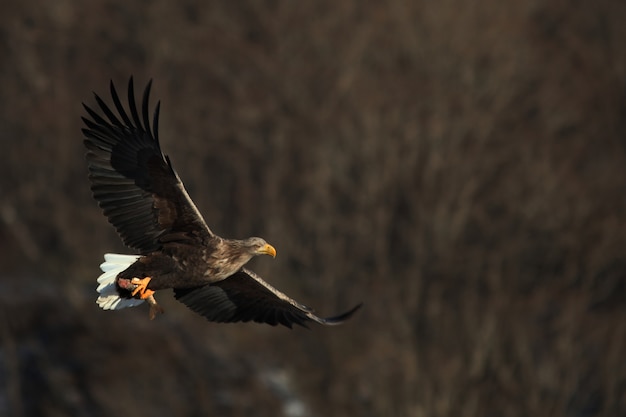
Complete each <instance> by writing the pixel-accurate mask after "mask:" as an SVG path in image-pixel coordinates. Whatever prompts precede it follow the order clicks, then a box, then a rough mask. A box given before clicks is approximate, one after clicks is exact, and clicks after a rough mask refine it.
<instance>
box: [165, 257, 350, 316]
mask: <svg viewBox="0 0 626 417" xmlns="http://www.w3.org/2000/svg"><path fill="white" fill-rule="evenodd" d="M174 295H175V297H176V299H177V300H178V301H180V302H182V303H183V304H185V305H186V306H187V307H189V308H190V309H191V310H193V311H195V312H196V313H198V314H200V315H202V316H204V317H206V318H207V319H208V320H209V321H215V322H220V323H227V322H239V321H241V322H247V321H255V322H259V323H267V324H270V325H272V326H275V325H277V324H282V325H283V326H286V327H289V328H291V327H292V326H293V325H294V324H298V325H300V326H304V327H307V325H306V323H307V322H310V321H313V322H316V323H319V324H324V325H335V324H340V323H342V322H344V321H345V320H347V319H348V318H350V316H352V314H354V312H355V311H356V310H358V309H359V308H360V307H361V304H359V305H357V306H356V307H354V308H352V309H351V310H349V311H347V312H345V313H343V314H340V315H338V316H334V317H328V318H322V317H319V316H317V315H315V314H314V311H313V309H311V308H309V307H307V306H305V305H303V304H300V303H299V302H297V301H295V300H293V299H292V298H290V297H288V296H287V295H285V294H283V293H282V292H280V291H278V290H277V289H276V288H274V287H272V286H271V285H270V284H268V283H267V282H265V281H264V280H263V279H261V277H259V276H258V275H256V274H255V273H254V272H252V271H250V270H247V269H245V268H243V269H241V270H240V271H239V272H237V273H235V274H233V275H232V276H230V277H228V278H226V279H224V280H222V281H218V282H215V283H212V284H209V285H205V286H202V287H196V288H177V289H174Z"/></svg>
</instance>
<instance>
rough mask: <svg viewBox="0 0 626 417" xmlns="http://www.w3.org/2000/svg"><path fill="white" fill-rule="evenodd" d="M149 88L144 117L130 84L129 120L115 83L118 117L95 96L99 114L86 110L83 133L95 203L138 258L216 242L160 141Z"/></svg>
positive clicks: (146, 93) (146, 95)
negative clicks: (184, 244) (167, 245)
mask: <svg viewBox="0 0 626 417" xmlns="http://www.w3.org/2000/svg"><path fill="white" fill-rule="evenodd" d="M150 86H151V83H148V85H147V87H146V89H145V91H144V94H143V100H142V108H141V115H140V113H139V111H138V109H137V106H136V105H135V96H134V88H133V79H132V77H131V79H130V81H129V85H128V102H129V110H130V114H131V116H129V115H128V113H127V111H126V109H125V108H124V106H123V105H122V102H121V101H120V99H119V96H118V94H117V91H116V90H115V87H114V85H113V83H111V88H110V89H111V96H112V99H113V103H114V106H115V110H116V111H117V115H116V114H115V113H114V112H113V111H112V110H111V109H110V108H109V107H108V106H107V105H106V104H105V102H104V101H103V100H102V99H101V98H100V97H99V96H98V95H95V98H96V103H97V104H98V107H99V109H100V113H98V112H97V111H95V110H93V109H91V108H90V107H88V106H87V105H84V107H85V110H86V111H87V113H88V115H89V117H90V118H91V119H88V118H83V121H84V123H85V126H86V128H84V129H83V134H84V136H85V146H86V148H87V162H88V167H89V179H90V180H91V184H92V185H91V189H92V191H93V195H94V198H95V199H96V200H97V201H98V203H99V205H100V207H101V208H102V209H103V211H104V214H105V215H106V216H107V217H108V219H109V221H110V222H111V223H112V224H113V226H114V227H115V228H116V230H117V231H118V233H119V234H120V236H121V238H122V240H123V241H124V243H125V244H126V245H127V246H129V247H131V248H133V249H136V250H138V251H139V252H140V253H142V254H145V253H150V252H154V251H157V250H160V249H162V247H163V242H171V241H173V240H175V239H173V237H172V236H175V237H176V240H178V241H180V240H181V239H182V240H183V241H188V243H191V242H193V241H200V242H202V241H203V240H206V239H210V238H212V237H213V234H212V233H211V231H210V229H209V228H208V226H207V225H206V223H205V221H204V219H202V216H201V215H200V214H199V212H198V210H197V209H196V207H195V205H194V204H193V202H192V201H191V199H190V198H189V196H188V195H187V192H186V190H185V188H184V186H183V184H182V182H181V181H180V179H179V178H178V175H177V174H176V172H175V171H174V169H173V167H172V165H171V163H170V160H169V158H168V157H167V156H166V155H164V154H163V153H162V152H161V147H160V145H159V141H158V116H159V104H157V107H156V110H155V112H154V117H153V127H151V126H150V118H149V98H150Z"/></svg>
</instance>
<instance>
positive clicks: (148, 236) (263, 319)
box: [82, 77, 361, 328]
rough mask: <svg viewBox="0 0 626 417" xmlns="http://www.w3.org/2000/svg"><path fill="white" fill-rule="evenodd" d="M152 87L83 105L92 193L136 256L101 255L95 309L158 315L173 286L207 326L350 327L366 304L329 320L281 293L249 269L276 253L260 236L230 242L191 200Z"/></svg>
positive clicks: (176, 294)
mask: <svg viewBox="0 0 626 417" xmlns="http://www.w3.org/2000/svg"><path fill="white" fill-rule="evenodd" d="M151 86H152V81H150V82H148V84H147V86H146V88H145V90H144V93H143V99H142V103H141V112H140V111H139V109H138V107H137V104H136V101H135V92H134V91H135V89H134V86H133V78H132V77H130V80H129V82H128V111H127V110H126V108H125V107H124V106H123V105H122V101H121V100H120V97H119V95H118V94H117V91H116V89H115V86H114V84H113V81H111V83H110V93H111V98H112V100H113V106H114V110H115V111H116V112H117V114H116V113H115V112H114V111H113V110H112V107H109V106H108V105H107V104H106V103H105V102H104V100H102V99H101V98H100V96H98V94H96V93H94V96H95V100H96V103H97V105H98V107H99V111H96V110H93V109H92V108H91V107H89V106H88V105H86V104H85V103H83V107H84V109H85V111H86V112H87V115H88V116H89V117H85V116H83V117H82V120H83V122H84V124H85V127H84V128H83V129H82V133H83V135H84V144H85V147H86V148H87V153H86V160H87V166H88V170H89V180H90V182H91V191H92V193H93V197H94V198H95V200H96V201H97V202H98V205H99V206H100V208H101V209H102V210H103V212H104V215H105V216H106V217H107V218H108V220H109V222H110V223H111V224H112V225H113V226H114V227H115V229H116V230H117V232H118V234H119V236H120V237H121V239H122V241H123V243H124V244H125V245H126V246H128V247H129V248H131V249H133V250H135V251H136V254H133V255H128V254H112V253H108V254H105V255H104V263H102V264H101V265H100V268H101V270H102V275H100V277H99V278H98V284H99V285H98V287H97V292H98V293H99V296H98V299H97V301H96V302H97V304H98V305H99V306H100V307H101V308H102V309H104V310H118V309H122V308H126V307H134V306H137V305H139V304H141V303H143V302H144V301H147V302H148V304H149V305H150V309H149V317H150V319H154V318H155V317H156V315H157V314H159V313H163V309H162V308H161V306H160V305H159V304H158V303H157V301H156V299H155V297H154V294H155V292H156V291H159V290H165V289H170V288H171V289H173V291H174V297H175V298H176V299H177V300H178V301H180V302H182V303H183V304H185V305H186V306H187V307H189V308H190V309H191V310H193V311H195V312H196V313H198V314H200V315H202V316H204V317H205V318H206V319H208V320H209V321H213V322H219V323H229V322H249V321H254V322H258V323H267V324H270V325H272V326H276V325H278V324H281V325H284V326H286V327H289V328H292V326H293V325H294V324H296V325H300V326H304V327H307V323H308V322H315V323H319V324H323V325H335V324H339V323H342V322H344V321H345V320H346V319H348V318H349V317H351V316H352V315H353V314H354V312H355V311H357V310H358V309H359V308H360V307H361V304H358V305H356V306H355V307H353V308H352V309H350V310H348V311H347V312H345V313H343V314H339V315H336V316H333V317H327V318H322V317H319V316H317V315H316V314H315V312H314V310H313V309H311V308H309V307H307V306H305V305H303V304H301V303H299V302H297V301H296V300H294V299H292V298H290V297H288V296H287V295H285V294H283V293H282V292H280V291H279V290H277V289H276V288H274V287H272V286H271V285H270V284H269V283H267V282H266V281H264V280H263V279H262V278H261V277H259V276H258V275H257V274H255V273H254V272H252V271H251V270H249V269H247V268H246V267H245V265H246V263H247V262H248V261H250V259H252V258H253V257H255V256H258V255H269V256H272V257H275V256H276V249H274V247H273V246H272V245H270V244H269V243H267V242H266V241H265V240H264V239H262V238H260V237H250V238H248V239H243V240H237V239H226V238H222V237H220V236H218V235H216V234H215V233H213V232H212V231H211V229H210V228H209V227H208V226H207V223H206V222H205V220H204V219H203V217H202V215H201V214H200V212H199V211H198V209H197V208H196V206H195V204H194V203H193V201H192V200H191V198H190V197H189V194H188V193H187V190H186V189H185V186H184V185H183V183H182V181H181V180H180V177H179V176H178V174H177V173H176V171H175V170H174V167H173V166H172V163H171V161H170V158H169V157H168V156H167V155H165V154H164V153H163V152H162V151H161V145H160V143H159V128H158V124H159V110H160V101H159V102H157V104H156V107H155V109H154V113H153V115H152V119H150V109H149V101H150V89H151Z"/></svg>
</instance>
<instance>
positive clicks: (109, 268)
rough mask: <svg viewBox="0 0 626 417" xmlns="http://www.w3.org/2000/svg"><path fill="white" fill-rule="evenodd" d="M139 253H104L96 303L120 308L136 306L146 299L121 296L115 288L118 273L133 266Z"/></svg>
mask: <svg viewBox="0 0 626 417" xmlns="http://www.w3.org/2000/svg"><path fill="white" fill-rule="evenodd" d="M138 258H139V256H138V255H122V254H117V253H107V254H105V255H104V262H103V263H102V264H101V265H100V269H101V270H102V275H100V277H98V284H99V285H98V288H97V289H96V291H98V293H100V296H99V297H98V299H97V300H96V303H98V305H99V306H100V308H102V309H104V310H119V309H121V308H126V307H135V306H138V305H139V304H141V303H143V301H144V300H138V299H135V298H121V297H120V295H119V294H118V292H117V288H115V278H116V277H117V275H118V274H119V273H120V272H122V271H123V270H125V269H126V268H128V267H129V266H131V265H132V264H133V263H134V262H135V261H136V260H137V259H138Z"/></svg>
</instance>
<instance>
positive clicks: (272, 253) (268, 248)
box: [259, 243, 276, 258]
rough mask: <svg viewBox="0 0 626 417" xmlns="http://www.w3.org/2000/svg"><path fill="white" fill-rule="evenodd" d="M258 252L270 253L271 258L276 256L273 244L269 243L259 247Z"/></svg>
mask: <svg viewBox="0 0 626 417" xmlns="http://www.w3.org/2000/svg"><path fill="white" fill-rule="evenodd" d="M259 253H262V254H265V255H270V256H271V257H272V258H275V257H276V249H274V246H272V245H270V244H269V243H268V244H266V245H265V246H263V247H262V248H261V249H259Z"/></svg>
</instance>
